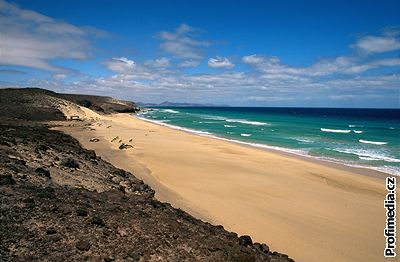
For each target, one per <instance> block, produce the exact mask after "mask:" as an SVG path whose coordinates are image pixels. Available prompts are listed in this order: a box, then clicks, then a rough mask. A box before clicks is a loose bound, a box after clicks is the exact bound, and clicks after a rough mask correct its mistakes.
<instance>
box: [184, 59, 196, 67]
mask: <svg viewBox="0 0 400 262" xmlns="http://www.w3.org/2000/svg"><path fill="white" fill-rule="evenodd" d="M199 64H200V61H199V60H192V59H189V60H184V61H182V62H181V63H179V66H180V67H196V66H198V65H199Z"/></svg>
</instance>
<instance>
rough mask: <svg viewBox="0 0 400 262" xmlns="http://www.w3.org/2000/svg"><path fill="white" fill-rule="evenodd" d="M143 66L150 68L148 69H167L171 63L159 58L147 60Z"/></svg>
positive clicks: (166, 59)
mask: <svg viewBox="0 0 400 262" xmlns="http://www.w3.org/2000/svg"><path fill="white" fill-rule="evenodd" d="M144 65H145V66H150V67H162V68H165V67H169V66H170V65H171V62H170V61H169V59H168V58H166V57H161V58H158V59H154V60H153V59H149V60H147V61H146V62H144Z"/></svg>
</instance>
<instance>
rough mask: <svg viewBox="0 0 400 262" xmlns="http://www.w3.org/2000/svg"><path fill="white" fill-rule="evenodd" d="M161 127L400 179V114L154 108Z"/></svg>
mask: <svg viewBox="0 0 400 262" xmlns="http://www.w3.org/2000/svg"><path fill="white" fill-rule="evenodd" d="M139 117H142V118H145V119H146V120H148V121H152V122H155V123H158V124H162V125H166V126H169V127H172V128H177V129H182V130H185V131H188V132H193V133H197V134H200V135H207V136H215V137H219V138H222V139H228V140H232V141H236V142H240V143H246V144H248V145H252V146H256V147H265V148H274V149H278V150H282V151H286V152H291V153H295V154H301V155H306V156H310V157H313V158H319V159H325V160H329V161H333V162H340V163H344V164H346V165H352V166H362V167H367V168H371V169H376V170H380V171H383V172H386V173H390V174H394V175H400V110H389V109H321V108H242V107H241V108H237V107H236V108H234V107H221V108H150V109H147V110H146V109H145V111H144V112H142V113H141V114H139Z"/></svg>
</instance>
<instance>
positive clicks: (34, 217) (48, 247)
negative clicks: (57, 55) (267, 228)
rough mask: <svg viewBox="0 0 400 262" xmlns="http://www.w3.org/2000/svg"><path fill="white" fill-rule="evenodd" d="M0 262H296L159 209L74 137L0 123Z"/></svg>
mask: <svg viewBox="0 0 400 262" xmlns="http://www.w3.org/2000/svg"><path fill="white" fill-rule="evenodd" d="M68 158H69V159H74V160H75V161H76V162H77V163H79V166H70V165H69V164H68V165H65V161H63V159H68ZM0 258H1V259H0V261H27V260H47V261H83V260H85V261H114V260H115V261H125V260H126V261H291V260H290V259H289V258H288V257H287V256H285V255H282V254H278V253H271V252H269V249H268V246H266V245H265V246H262V244H258V243H256V244H254V245H253V244H252V241H251V238H250V237H248V236H243V237H241V238H238V237H237V235H236V234H235V233H231V232H227V231H226V230H224V228H223V227H221V226H213V225H210V224H208V223H204V222H202V221H200V220H198V219H195V218H194V217H192V216H190V215H188V214H187V213H185V212H183V211H182V210H180V209H175V208H173V207H172V206H171V205H169V204H166V203H161V202H159V201H157V200H156V199H154V191H153V190H152V189H151V188H150V187H149V186H147V185H146V184H144V183H143V181H141V180H139V179H137V178H135V177H134V176H133V175H132V174H131V173H129V172H126V171H124V170H121V169H117V168H115V167H114V166H112V165H111V164H109V163H107V162H105V161H103V160H102V159H100V158H99V157H97V156H96V154H95V153H94V152H93V151H89V150H85V149H83V148H82V147H81V146H80V145H79V143H78V142H77V141H76V140H75V139H73V138H71V137H70V136H67V135H65V134H63V133H61V132H58V131H52V130H48V127H47V126H44V125H42V124H38V123H27V122H20V121H0Z"/></svg>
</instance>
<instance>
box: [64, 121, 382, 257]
mask: <svg viewBox="0 0 400 262" xmlns="http://www.w3.org/2000/svg"><path fill="white" fill-rule="evenodd" d="M87 115H89V113H87ZM90 117H92V119H93V120H92V121H93V123H92V126H91V128H92V129H89V128H84V129H83V128H82V127H63V128H62V129H63V130H64V131H65V132H67V133H69V134H71V135H72V136H74V137H76V138H77V139H78V140H79V141H80V142H81V143H82V144H83V145H84V146H85V147H87V148H90V149H95V150H96V152H97V153H98V154H99V155H101V156H102V157H103V158H104V159H106V160H107V161H110V162H111V163H112V164H114V165H116V166H118V167H120V168H123V169H126V170H129V171H132V172H134V173H135V175H136V176H138V177H140V178H141V179H143V180H144V181H145V182H146V183H148V184H150V185H151V186H152V187H153V189H155V191H156V197H157V198H158V199H160V200H162V201H167V202H170V203H171V204H173V205H174V206H175V207H180V208H182V209H184V210H186V211H188V212H189V213H191V214H193V215H195V216H197V217H199V218H202V219H203V220H207V221H210V222H212V223H214V224H222V225H223V226H224V227H225V228H226V229H228V230H232V231H235V232H237V233H239V234H249V235H251V236H252V237H253V239H254V240H255V241H262V242H267V243H268V244H270V247H271V249H272V250H276V251H279V252H283V253H287V254H289V255H290V256H291V257H293V258H294V259H295V260H297V261H382V260H383V247H384V243H385V242H384V241H385V240H384V238H383V228H384V223H385V213H384V209H383V199H384V194H385V191H384V189H385V186H384V183H385V182H384V176H383V175H382V174H377V175H372V176H366V175H360V174H356V172H357V170H355V169H354V170H353V169H348V168H347V169H344V168H340V169H339V168H335V167H332V166H328V165H323V164H321V163H317V162H310V161H306V160H303V159H300V158H295V157H292V156H287V155H282V154H277V153H275V152H269V151H265V150H261V149H256V148H250V147H246V146H242V145H238V144H233V143H229V142H226V141H220V140H215V139H211V138H207V137H201V136H196V135H192V134H188V133H185V132H182V131H177V130H172V129H169V128H167V127H162V126H158V125H155V124H152V123H148V122H145V121H143V120H140V119H137V118H134V117H132V116H130V115H128V114H117V115H111V116H100V115H97V114H96V115H93V114H92V113H91V114H90ZM93 129H94V130H93ZM116 136H118V137H119V138H120V139H119V140H116V141H114V142H110V141H111V140H112V139H113V138H114V137H116ZM93 137H96V138H99V139H100V141H99V142H97V143H93V142H89V139H91V138H93ZM130 139H132V140H131V142H128V141H129V140H130ZM121 143H128V144H132V145H133V148H130V149H126V150H119V149H118V147H119V145H120V144H121Z"/></svg>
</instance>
